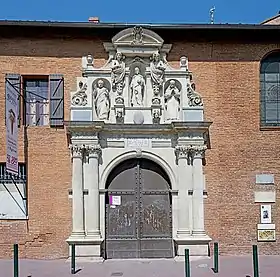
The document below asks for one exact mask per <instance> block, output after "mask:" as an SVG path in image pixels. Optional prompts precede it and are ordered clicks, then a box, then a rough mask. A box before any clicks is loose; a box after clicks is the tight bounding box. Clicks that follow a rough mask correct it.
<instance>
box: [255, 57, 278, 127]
mask: <svg viewBox="0 0 280 277" xmlns="http://www.w3.org/2000/svg"><path fill="white" fill-rule="evenodd" d="M260 81H261V84H260V85H261V125H262V126H280V52H274V53H272V54H270V55H268V56H267V57H266V58H265V59H263V60H262V62H261V68H260Z"/></svg>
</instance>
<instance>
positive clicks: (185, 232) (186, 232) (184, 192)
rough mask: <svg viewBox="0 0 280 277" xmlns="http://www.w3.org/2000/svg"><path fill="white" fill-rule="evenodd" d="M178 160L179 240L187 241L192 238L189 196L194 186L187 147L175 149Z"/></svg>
mask: <svg viewBox="0 0 280 277" xmlns="http://www.w3.org/2000/svg"><path fill="white" fill-rule="evenodd" d="M175 154H176V159H177V163H178V189H179V190H178V204H179V205H178V206H179V211H178V230H177V238H179V239H186V238H187V237H189V236H190V234H191V232H190V220H191V216H190V203H191V199H190V197H189V195H188V192H189V189H190V188H191V186H192V171H191V170H192V169H191V165H190V164H189V162H188V158H189V151H188V148H187V147H186V146H177V147H176V148H175Z"/></svg>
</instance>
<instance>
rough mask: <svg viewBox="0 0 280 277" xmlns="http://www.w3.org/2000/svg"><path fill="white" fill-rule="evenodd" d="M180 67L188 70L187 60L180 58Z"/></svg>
mask: <svg viewBox="0 0 280 277" xmlns="http://www.w3.org/2000/svg"><path fill="white" fill-rule="evenodd" d="M180 67H181V68H186V69H188V58H187V57H185V56H183V57H181V58H180Z"/></svg>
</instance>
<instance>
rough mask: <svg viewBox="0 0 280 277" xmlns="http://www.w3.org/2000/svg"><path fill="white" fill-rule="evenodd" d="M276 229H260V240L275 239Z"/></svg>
mask: <svg viewBox="0 0 280 277" xmlns="http://www.w3.org/2000/svg"><path fill="white" fill-rule="evenodd" d="M275 240H276V236H275V230H258V241H275Z"/></svg>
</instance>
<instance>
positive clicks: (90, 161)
mask: <svg viewBox="0 0 280 277" xmlns="http://www.w3.org/2000/svg"><path fill="white" fill-rule="evenodd" d="M101 153H102V152H101V147H100V145H99V144H90V145H86V146H85V163H84V186H85V189H87V191H88V195H87V200H88V201H87V205H86V207H87V208H86V211H85V219H86V239H93V240H94V239H97V240H99V239H100V237H101V236H100V217H99V202H100V201H99V159H100V156H101Z"/></svg>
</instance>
